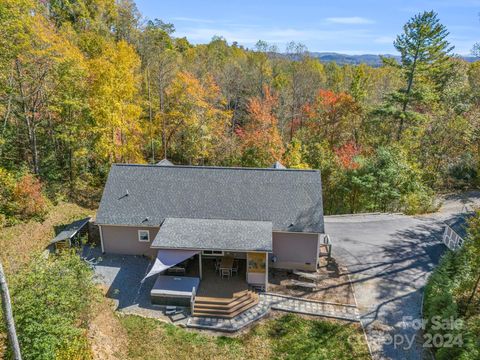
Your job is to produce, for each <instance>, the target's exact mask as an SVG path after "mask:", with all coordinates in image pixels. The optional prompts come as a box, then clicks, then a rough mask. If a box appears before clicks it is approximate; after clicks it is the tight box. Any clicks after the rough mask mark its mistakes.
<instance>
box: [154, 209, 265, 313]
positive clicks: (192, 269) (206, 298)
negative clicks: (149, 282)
mask: <svg viewBox="0 0 480 360" xmlns="http://www.w3.org/2000/svg"><path fill="white" fill-rule="evenodd" d="M271 228H272V225H271V223H270V222H258V221H237V220H211V219H208V220H205V219H171V218H168V219H166V220H165V222H164V224H162V227H161V228H160V231H159V232H158V234H157V236H156V237H155V240H154V241H153V243H152V248H156V249H158V254H157V259H156V261H155V264H154V266H153V267H152V269H151V270H150V273H149V274H148V275H147V277H148V276H153V275H156V276H158V279H157V281H156V283H155V285H154V288H153V289H152V294H153V292H155V293H156V295H157V296H162V297H170V298H172V299H173V297H175V296H177V295H178V296H180V295H181V296H184V297H185V296H187V295H189V296H190V297H191V300H192V303H191V305H193V303H195V304H196V305H195V310H196V311H197V312H199V310H198V309H201V310H202V311H201V312H200V313H204V312H205V311H206V310H207V309H206V308H207V305H208V307H209V308H216V309H224V310H227V308H228V309H229V310H230V312H231V313H233V312H236V311H237V310H240V309H243V305H247V304H246V303H245V301H246V302H247V303H248V304H251V303H253V302H254V301H253V300H255V296H254V295H252V294H253V292H252V290H253V289H254V288H260V289H262V290H265V289H266V288H267V286H268V253H269V252H271V248H272V245H271V244H272V230H271ZM174 278H176V279H174ZM182 278H183V280H182ZM187 278H188V279H187ZM194 279H198V282H195V280H194ZM174 280H175V281H174ZM180 284H186V285H185V286H187V287H190V288H191V289H190V288H189V289H190V293H189V294H188V292H185V287H184V286H183V285H182V286H183V287H182V291H183V293H182V294H179V293H177V292H176V288H177V287H181V286H180ZM169 286H173V287H172V288H169ZM240 300H241V301H240ZM164 302H168V299H167V300H166V301H164ZM173 302H175V301H173ZM234 310H235V311H234Z"/></svg>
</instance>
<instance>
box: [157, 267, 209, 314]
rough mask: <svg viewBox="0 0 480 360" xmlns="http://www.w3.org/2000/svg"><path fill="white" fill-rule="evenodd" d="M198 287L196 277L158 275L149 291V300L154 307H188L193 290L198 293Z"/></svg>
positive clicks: (198, 283) (198, 280) (198, 282)
mask: <svg viewBox="0 0 480 360" xmlns="http://www.w3.org/2000/svg"><path fill="white" fill-rule="evenodd" d="M199 285H200V279H199V278H197V277H188V276H167V275H159V276H158V278H157V280H156V281H155V284H154V285H153V288H152V290H151V291H150V300H151V302H152V304H156V305H175V306H185V307H190V300H191V298H192V293H193V289H194V288H195V291H198V286H199Z"/></svg>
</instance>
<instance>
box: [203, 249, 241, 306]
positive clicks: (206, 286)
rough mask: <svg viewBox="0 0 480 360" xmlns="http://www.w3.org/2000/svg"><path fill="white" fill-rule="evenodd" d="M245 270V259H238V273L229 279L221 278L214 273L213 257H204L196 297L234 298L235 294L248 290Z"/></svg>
mask: <svg viewBox="0 0 480 360" xmlns="http://www.w3.org/2000/svg"><path fill="white" fill-rule="evenodd" d="M245 271H246V263H245V260H240V263H239V269H238V274H237V275H233V276H232V277H230V278H229V279H222V278H221V277H220V275H219V274H218V273H215V265H214V261H213V259H205V258H204V259H203V262H202V273H203V274H202V275H203V276H202V279H201V281H200V287H199V289H198V291H197V297H210V298H221V299H225V298H227V299H232V298H234V297H235V295H236V294H238V293H241V292H243V291H245V290H248V284H247V281H246V272H245Z"/></svg>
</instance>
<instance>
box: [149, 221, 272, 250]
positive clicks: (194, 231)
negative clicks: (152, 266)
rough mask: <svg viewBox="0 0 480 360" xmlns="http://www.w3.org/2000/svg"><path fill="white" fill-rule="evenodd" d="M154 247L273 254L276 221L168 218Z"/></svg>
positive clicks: (154, 242)
mask: <svg viewBox="0 0 480 360" xmlns="http://www.w3.org/2000/svg"><path fill="white" fill-rule="evenodd" d="M151 247H152V248H157V249H165V248H166V249H198V250H222V251H265V252H271V251H272V222H271V221H246V220H223V219H187V218H166V219H165V221H164V222H163V224H162V226H161V227H160V230H159V231H158V233H157V236H155V239H154V240H153V242H152V246H151Z"/></svg>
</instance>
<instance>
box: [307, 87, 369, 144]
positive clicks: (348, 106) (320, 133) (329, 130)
mask: <svg viewBox="0 0 480 360" xmlns="http://www.w3.org/2000/svg"><path fill="white" fill-rule="evenodd" d="M359 110H360V108H359V106H358V104H357V103H356V102H355V100H354V99H353V98H352V97H351V96H350V95H349V94H347V93H334V92H333V91H330V90H323V89H322V90H319V91H318V94H317V96H316V97H315V99H314V101H313V103H312V104H306V105H305V106H304V112H305V114H306V117H307V126H308V127H309V129H310V130H311V134H310V136H314V137H315V138H316V139H317V141H322V140H326V141H328V142H329V144H330V146H331V148H332V149H333V148H334V147H339V146H342V145H343V144H345V143H346V142H348V141H352V140H353V141H357V140H358V135H359V134H358V132H359V130H360V129H359V123H358V120H359Z"/></svg>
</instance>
